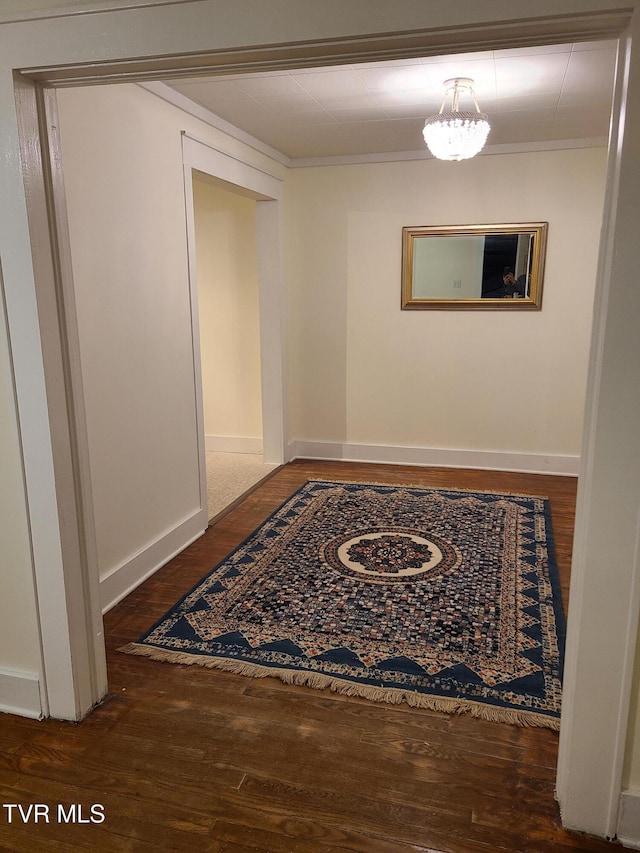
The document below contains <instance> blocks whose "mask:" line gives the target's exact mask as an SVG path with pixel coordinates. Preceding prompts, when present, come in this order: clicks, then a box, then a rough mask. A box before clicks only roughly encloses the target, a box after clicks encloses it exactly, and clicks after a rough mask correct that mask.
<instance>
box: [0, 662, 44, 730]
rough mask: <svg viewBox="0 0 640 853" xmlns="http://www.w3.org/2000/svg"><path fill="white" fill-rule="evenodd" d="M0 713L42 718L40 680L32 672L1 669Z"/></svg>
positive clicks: (36, 718)
mask: <svg viewBox="0 0 640 853" xmlns="http://www.w3.org/2000/svg"><path fill="white" fill-rule="evenodd" d="M0 712H3V713H6V714H18V715H19V716H21V717H32V718H33V719H35V720H39V719H41V718H42V716H43V714H42V701H41V699H40V679H39V678H38V676H37V675H34V674H33V673H30V672H19V671H17V670H9V669H0Z"/></svg>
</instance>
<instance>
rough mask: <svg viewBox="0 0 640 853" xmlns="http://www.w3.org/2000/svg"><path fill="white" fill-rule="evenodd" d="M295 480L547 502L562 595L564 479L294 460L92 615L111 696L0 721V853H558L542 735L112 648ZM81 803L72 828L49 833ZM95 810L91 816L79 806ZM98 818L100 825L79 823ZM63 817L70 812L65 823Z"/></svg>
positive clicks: (567, 530)
mask: <svg viewBox="0 0 640 853" xmlns="http://www.w3.org/2000/svg"><path fill="white" fill-rule="evenodd" d="M310 477H326V478H328V479H340V478H344V479H347V480H349V479H350V480H358V481H370V482H389V483H409V484H417V485H427V486H436V487H437V486H442V487H456V488H468V489H479V490H482V489H486V490H494V491H501V490H504V491H515V492H523V493H531V494H544V495H548V496H549V497H550V499H551V508H552V515H553V524H554V535H555V544H556V552H557V558H558V562H559V564H560V569H561V574H562V587H563V595H564V596H565V602H566V596H567V593H568V589H569V567H570V559H571V542H572V527H573V515H574V505H575V489H576V482H575V480H573V479H572V478H568V477H551V476H536V475H521V474H509V473H493V472H486V471H472V470H452V469H437V468H410V467H396V466H383V465H364V464H355V463H354V464H347V463H322V462H305V461H298V462H294V463H292V464H290V465H287V466H285V467H284V468H282V469H281V470H279V471H278V472H277V473H276V474H275V475H274V476H273V477H272V478H271V479H270V480H268V481H267V482H266V483H264V484H263V485H262V486H260V487H259V488H258V489H257V490H256V491H254V492H253V493H252V494H250V495H249V496H248V497H247V498H246V500H245V501H243V503H242V504H241V505H239V506H238V507H236V508H235V509H233V510H232V511H231V512H230V513H229V514H228V515H226V516H225V517H224V518H223V519H221V520H220V521H218V522H217V523H216V524H215V525H214V526H213V527H212V528H210V529H209V530H208V531H207V533H206V534H205V535H204V536H203V537H201V538H200V539H199V540H198V541H196V542H195V543H194V544H193V545H191V546H190V547H189V548H188V549H187V550H186V551H184V552H183V553H182V554H180V555H179V556H178V557H176V558H175V559H174V560H172V561H171V562H170V563H169V564H168V565H167V566H165V567H164V568H163V569H161V570H160V571H159V572H157V573H156V574H155V575H154V576H153V577H152V578H151V579H150V580H149V581H147V582H146V583H145V584H143V585H142V586H141V587H139V588H138V589H137V590H136V591H135V592H133V593H132V594H131V595H130V596H129V597H128V598H127V599H126V600H125V601H123V602H122V603H121V604H120V605H118V606H117V607H115V608H114V609H113V610H112V611H111V612H110V613H108V614H107V616H106V618H105V628H106V636H107V653H108V666H109V681H110V691H111V692H110V696H109V698H108V699H107V700H106V701H105V702H104V704H103V705H101V706H100V707H99V708H97V709H96V710H95V711H94V712H93V713H92V714H91V715H90V716H89V717H88V718H87V719H86V720H84V721H83V722H82V723H80V724H77V725H73V724H69V723H62V722H59V721H53V720H47V721H43V722H37V721H33V720H26V719H23V718H19V717H12V716H8V715H4V716H2V717H0V796H1V798H2V799H1V800H0V802H1V803H21V804H22V805H23V807H25V808H26V806H27V805H28V804H33V803H40V804H46V805H48V806H49V807H50V821H49V823H47V822H45V821H44V820H42V819H41V820H39V821H38V823H37V824H36V823H34V822H33V818H32V819H31V820H30V821H29V822H28V823H26V824H23V823H22V821H21V820H20V818H19V815H16V814H15V810H14V817H13V822H12V823H11V824H9V823H8V820H7V809H6V808H2V809H0V849H1V850H3V851H5V850H6V851H37V853H39V851H49V850H52V851H79V850H92V851H99V853H109V851H155V853H158V851H168V850H175V851H212V853H341V851H357V853H409V851H422V853H429V851H431V853H432V851H445V853H499V851H509V853H569V851H577V850H582V851H591V853H596V851H611V850H612V849H613V850H615V849H620V848H617V846H616V845H611V844H608V843H607V842H605V841H601V840H598V839H593V838H589V837H587V836H584V835H580V834H576V833H569V832H565V831H564V830H562V829H561V828H560V820H559V815H558V808H557V805H556V803H555V800H554V779H555V767H556V761H557V743H558V736H557V733H554V732H551V731H548V730H545V729H527V728H519V727H516V726H509V725H504V724H496V723H488V722H484V721H482V720H477V719H474V718H472V717H470V716H464V715H460V716H449V715H445V714H440V713H436V712H430V711H425V710H423V709H412V708H409V707H405V706H397V707H396V706H387V705H382V704H377V703H372V702H367V701H366V700H362V699H357V698H349V697H344V696H336V695H334V694H331V693H328V692H325V691H319V690H312V689H310V688H304V687H295V686H287V685H285V684H282V683H281V682H280V681H278V680H275V679H271V678H265V679H251V678H244V677H242V676H236V675H232V674H230V673H225V672H221V671H216V670H207V669H203V668H200V667H197V666H193V667H187V666H177V665H172V664H166V663H158V662H155V661H151V660H147V659H145V658H141V657H131V656H129V655H124V654H121V653H120V652H118V651H117V649H118V647H119V646H121V645H123V644H125V643H127V642H130V641H132V640H135V639H136V638H137V637H138V636H139V635H140V634H141V633H142V632H143V631H144V630H146V629H147V628H148V627H149V626H150V625H151V624H152V623H153V622H154V621H155V620H156V619H158V618H160V617H161V616H162V614H163V613H164V612H165V611H166V610H167V609H168V608H169V607H170V606H171V605H172V604H173V603H174V602H175V601H176V600H177V599H178V598H179V597H180V596H182V595H183V594H184V593H185V592H186V591H187V590H188V589H190V588H191V587H192V586H193V585H194V584H195V583H196V582H197V581H198V580H199V579H200V578H201V577H202V576H203V575H205V574H206V573H207V572H208V570H209V569H210V568H212V567H213V565H214V564H216V563H217V562H219V561H220V560H221V559H222V558H223V557H224V556H225V555H226V554H227V553H228V552H229V551H230V550H232V549H233V548H234V547H235V546H236V545H238V544H239V542H241V541H242V540H243V539H244V538H245V537H246V536H247V535H248V534H249V533H250V532H251V531H252V530H253V529H254V528H255V527H256V526H257V525H258V524H259V523H260V522H261V521H262V520H264V519H265V518H266V517H267V516H268V515H269V514H270V513H271V512H272V511H273V510H274V509H276V507H278V506H279V505H280V504H281V503H282V502H283V501H284V500H286V498H287V497H288V496H289V495H290V494H291V493H292V492H293V491H295V489H296V488H298V487H299V486H300V485H302V484H303V483H304V482H305V481H306V480H307V479H309V478H310ZM58 803H61V804H63V806H64V808H65V809H66V811H67V813H68V809H69V806H70V804H72V803H76V804H80V806H81V812H80V816H81V817H82V819H83V820H84V821H86V822H84V823H79V822H76V823H60V822H58V821H57V819H56V817H57V816H56V814H55V811H56V809H57V804H58ZM96 804H97V805H100V806H102V810H100V809H97V810H96V811H95V812H94V814H93V816H92V814H91V811H90V809H91V806H92V805H96ZM102 813H103V814H104V820H103V821H102V822H91V819H92V817H94V818H96V817H97V818H98V819H99V817H100V816H101V815H102ZM77 815H78V812H77V811H76V817H77Z"/></svg>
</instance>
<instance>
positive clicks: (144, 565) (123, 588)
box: [100, 509, 209, 613]
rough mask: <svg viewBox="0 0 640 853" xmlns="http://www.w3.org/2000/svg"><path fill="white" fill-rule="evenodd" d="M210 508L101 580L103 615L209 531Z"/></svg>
mask: <svg viewBox="0 0 640 853" xmlns="http://www.w3.org/2000/svg"><path fill="white" fill-rule="evenodd" d="M208 523H209V521H208V518H207V511H206V509H204V510H202V509H199V510H197V511H196V512H195V513H194V514H193V515H191V516H189V518H187V519H185V520H184V521H182V522H181V523H180V524H178V525H177V526H176V527H174V528H172V529H171V530H168V531H167V532H165V533H164V534H162V535H161V536H159V537H158V539H156V540H155V541H154V542H151V543H150V544H149V545H147V547H146V548H144V549H143V550H142V551H140V552H139V553H137V554H135V555H134V556H133V557H131V558H130V559H128V560H126V561H125V562H124V563H122V564H121V565H120V566H116V567H115V568H113V569H111V570H110V571H109V572H108V573H107V574H105V575H104V576H103V577H101V578H100V601H101V604H102V612H103V613H106V612H107V610H111V608H112V607H114V606H115V605H116V604H117V603H118V602H119V601H122V599H123V598H124V597H125V596H127V595H129V593H130V592H132V591H133V590H134V589H135V588H136V587H137V586H140V584H141V583H142V582H143V581H145V580H146V579H147V578H149V577H151V575H152V574H154V572H157V571H158V569H159V568H161V567H162V566H164V565H165V563H168V562H169V560H171V559H172V558H173V557H175V556H176V554H179V553H180V551H183V550H184V549H185V548H186V547H187V545H190V544H191V543H192V542H193V541H194V540H195V539H197V538H198V537H199V536H202V534H203V533H204V531H205V530H206V529H207V525H208Z"/></svg>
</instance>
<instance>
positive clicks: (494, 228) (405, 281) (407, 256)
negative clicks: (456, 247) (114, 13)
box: [402, 222, 549, 311]
mask: <svg viewBox="0 0 640 853" xmlns="http://www.w3.org/2000/svg"><path fill="white" fill-rule="evenodd" d="M548 227H549V225H548V223H547V222H517V223H513V222H512V223H501V224H489V225H442V226H438V227H430V226H424V227H412V226H406V227H405V228H403V229H402V309H403V310H419V311H425V310H426V311H429V310H454V311H455V310H468V309H478V310H495V309H500V310H507V311H513V310H516V311H522V310H525V311H539V310H540V308H541V307H542V284H543V276H544V262H545V256H546V248H547V231H548ZM488 234H532V235H533V237H534V241H533V258H532V259H531V261H532V262H531V281H530V285H529V296H528V297H526V298H522V299H494V298H479V299H435V298H434V299H425V298H417V297H414V295H413V272H414V269H413V267H414V264H413V258H414V242H415V240H416V239H420V238H421V237H447V236H451V237H455V236H467V235H471V236H483V235H488Z"/></svg>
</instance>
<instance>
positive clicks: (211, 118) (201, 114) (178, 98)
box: [137, 81, 291, 166]
mask: <svg viewBox="0 0 640 853" xmlns="http://www.w3.org/2000/svg"><path fill="white" fill-rule="evenodd" d="M137 85H138V86H140V88H141V89H146V91H147V92H151V94H152V95H156V96H157V97H158V98H162V100H163V101H166V102H167V103H169V104H171V105H172V106H174V107H177V108H178V109H180V110H182V111H183V112H185V113H187V114H188V115H190V116H193V117H194V118H197V119H199V120H200V121H203V122H204V123H205V124H208V125H209V126H210V127H215V128H216V130H221V131H222V132H223V133H225V134H226V135H227V136H230V137H231V138H232V139H237V140H238V142H243V143H244V144H245V145H248V146H249V148H253V150H254V151H258V152H259V153H260V154H266V156H267V157H271V159H272V160H276V161H277V162H278V163H282V165H283V166H290V165H291V160H290V158H289V157H287V155H286V154H283V153H282V152H281V151H277V150H276V149H275V148H272V147H271V146H270V145H267V144H266V143H265V142H262V140H261V139H258V138H257V137H255V136H252V135H251V134H250V133H246V132H245V131H244V130H240V128H239V127H236V126H235V125H234V124H231V123H230V122H228V121H225V119H223V118H220V116H219V115H216V114H215V113H214V112H211V110H208V109H207V108H206V107H201V106H200V104H196V102H195V101H192V100H191V98H188V97H187V96H186V95H183V94H182V93H181V92H176V90H175V89H172V88H171V87H170V86H167V85H166V83H160V82H157V81H153V82H151V83H142V82H141V83H138V84H137Z"/></svg>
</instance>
